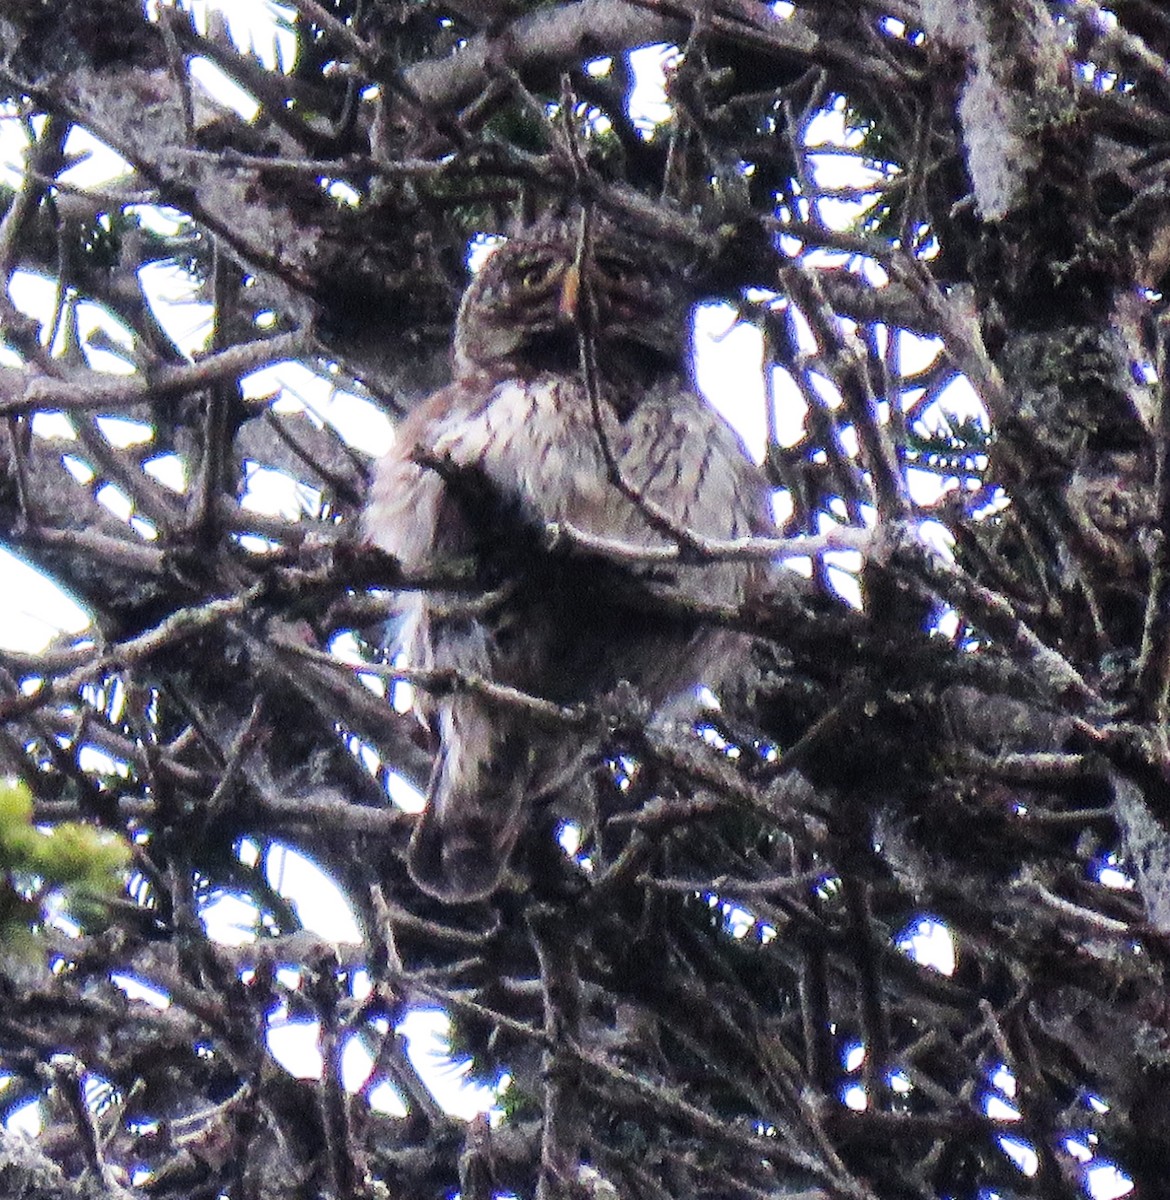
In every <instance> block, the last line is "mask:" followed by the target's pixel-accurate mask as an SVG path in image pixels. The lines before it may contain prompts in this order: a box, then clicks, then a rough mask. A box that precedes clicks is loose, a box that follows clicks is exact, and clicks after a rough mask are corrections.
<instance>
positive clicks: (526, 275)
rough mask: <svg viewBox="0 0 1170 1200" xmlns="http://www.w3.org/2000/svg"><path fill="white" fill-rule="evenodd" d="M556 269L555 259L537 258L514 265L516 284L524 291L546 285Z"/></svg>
mask: <svg viewBox="0 0 1170 1200" xmlns="http://www.w3.org/2000/svg"><path fill="white" fill-rule="evenodd" d="M555 267H556V259H553V258H537V259H529V260H528V261H526V262H521V263H517V264H516V282H517V283H519V285H520V286H521V287H522V288H524V289H525V290H526V291H531V290H532V289H533V288H538V287H540V286H541V284H543V283H547V282H548V280H549V278H550V277H551V275H552V273H553V270H554V268H555Z"/></svg>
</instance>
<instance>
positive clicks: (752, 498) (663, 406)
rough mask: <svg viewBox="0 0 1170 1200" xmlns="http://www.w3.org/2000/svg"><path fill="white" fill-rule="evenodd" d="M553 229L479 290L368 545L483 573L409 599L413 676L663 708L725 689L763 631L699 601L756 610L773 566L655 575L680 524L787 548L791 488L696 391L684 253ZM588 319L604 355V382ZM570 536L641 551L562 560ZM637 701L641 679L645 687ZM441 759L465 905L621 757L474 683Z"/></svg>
mask: <svg viewBox="0 0 1170 1200" xmlns="http://www.w3.org/2000/svg"><path fill="white" fill-rule="evenodd" d="M581 232H582V231H581V229H580V227H579V226H578V225H577V224H576V223H574V222H570V221H563V220H557V221H554V220H546V221H544V222H540V223H537V224H535V225H533V226H530V227H529V228H528V229H527V230H526V231H524V232H522V233H520V234H518V235H516V236H513V237H512V238H510V239H508V240H507V241H505V242H504V243H503V244H502V245H501V246H500V247H499V248H498V249H496V250H495V251H494V252H493V253H492V254H491V256H490V258H488V260H487V261H486V263H485V264H484V265H483V266H482V268H481V269H480V271H479V273H478V274H477V275H476V276H475V278H474V279H473V280H472V282H471V284H470V286H469V287H468V289H467V291H466V294H465V295H464V297H463V301H462V304H461V306H460V309H459V314H458V318H457V321H456V325H455V335H454V345H453V352H452V382H451V383H450V384H449V385H448V386H446V387H444V388H442V389H441V390H440V391H438V392H435V393H434V394H433V395H432V396H430V397H429V398H428V399H427V400H425V401H424V402H423V403H422V404H421V405H419V406H418V407H417V408H416V409H414V410H413V411H412V412H411V413H410V415H409V416H408V417H407V418H406V419H405V420H404V421H403V422H402V424H401V426H400V427H399V429H398V432H397V437H396V440H395V443H394V446H393V448H392V449H391V451H390V452H389V453H388V454H387V455H386V457H385V458H384V459H383V460H382V461H381V463H380V464H379V465H378V467H377V469H376V471H375V475H374V479H373V482H372V486H371V493H370V499H369V502H368V504H367V507H366V510H365V513H364V537H365V539H366V540H367V541H369V542H371V543H373V544H374V545H376V546H378V547H379V548H380V549H382V550H383V551H385V552H387V553H389V554H391V555H393V556H394V557H395V558H397V559H398V560H399V561H400V562H401V564H402V566H403V567H404V568H405V569H406V570H407V571H410V572H418V573H420V574H421V573H424V572H426V571H427V570H428V569H434V568H436V567H439V566H441V565H444V564H447V565H450V564H451V563H454V562H463V563H471V564H474V573H475V579H476V583H477V584H478V585H479V588H480V590H477V591H475V592H455V591H451V592H437V591H414V592H404V593H401V594H400V595H399V596H397V597H396V599H395V605H396V608H397V622H396V623H397V627H398V631H399V644H400V647H401V649H402V650H403V651H404V652H405V658H406V661H407V662H408V663H410V664H411V665H413V666H417V667H422V668H430V669H443V668H446V669H453V670H455V671H458V672H464V673H468V674H471V675H475V676H479V677H482V678H485V679H488V680H491V681H494V682H495V683H498V684H506V685H508V686H509V687H513V688H517V689H520V690H521V691H523V692H527V693H530V694H533V695H536V696H540V697H543V698H545V699H548V700H552V701H555V702H558V703H560V704H566V705H569V704H576V703H579V702H585V703H588V702H589V701H595V700H597V699H599V698H600V697H603V696H605V695H606V694H607V693H610V692H612V690H613V689H615V688H617V687H618V686H619V685H623V684H627V685H632V686H633V688H634V689H636V692H637V693H638V694H639V695H640V696H641V697H643V698H644V700H645V701H647V702H648V703H649V704H650V705H651V706H653V707H654V708H656V709H662V708H663V707H664V706H666V705H667V704H668V702H671V701H672V700H674V699H675V698H677V697H679V696H680V695H685V694H686V693H691V694H693V693H694V691H695V688H696V686H697V685H698V684H699V683H700V682H704V683H711V684H715V683H716V682H717V679H718V677H719V675H720V674H721V673H723V672H725V671H726V669H727V667H728V666H729V665H730V664H731V663H732V662H734V661H735V659H736V658H737V657H738V656H739V655H740V654H742V652H743V650H744V638H743V636H742V635H740V634H736V633H734V632H733V631H731V630H728V629H726V628H719V627H715V626H712V625H709V624H704V623H703V622H702V621H701V620H700V619H698V618H697V617H694V616H690V615H688V614H687V612H686V611H685V603H684V604H682V605H680V604H678V603H674V604H665V605H664V604H662V603H661V602H660V601H661V600H662V599H665V600H667V601H683V602H686V601H688V600H689V601H692V602H702V603H703V604H710V603H716V604H724V605H741V604H743V603H744V602H745V601H747V600H749V599H750V598H751V597H752V596H753V595H755V594H756V593H758V592H759V591H760V590H761V587H762V584H763V572H764V568H763V567H762V566H761V565H760V564H759V563H758V562H754V563H753V562H747V561H724V562H712V561H697V560H696V559H695V558H694V556H692V557H691V559H690V560H689V561H686V560H685V556H684V561H675V560H672V561H670V562H669V563H665V564H664V562H663V561H662V559H661V558H660V559H659V560H658V561H657V562H654V561H649V560H650V557H651V556H650V555H647V561H638V560H637V557H636V555H635V554H631V553H629V551H631V550H636V551H653V550H655V549H660V548H662V547H669V546H672V545H673V544H674V542H673V541H672V529H671V528H670V527H664V523H663V522H662V521H661V520H655V517H654V515H652V513H651V511H650V510H651V509H654V510H657V513H658V514H659V515H661V514H665V515H666V516H667V517H668V518H669V522H670V523H671V525H672V526H673V527H674V528H681V529H687V530H690V531H693V532H694V533H696V534H700V535H704V536H706V537H710V538H720V539H728V538H739V537H744V536H747V535H759V534H763V535H773V534H774V532H775V531H774V527H773V523H772V519H771V516H770V513H771V504H770V499H771V490H770V488H769V485H768V483H767V482H766V479H765V477H764V475H763V473H762V472H761V471H760V469H759V468H758V467H757V466H756V464H755V463H754V462H753V461H752V460H751V459H750V458H749V456H748V455H747V453H746V452H745V450H744V448H743V445H742V444H741V442H740V441H739V439H738V437H737V436H736V434H735V433H734V432H733V431H732V429H731V428H730V426H728V425H727V424H726V422H725V421H724V420H723V419H722V418H721V417H720V416H719V415H718V413H716V411H715V410H714V409H713V408H712V407H711V406H710V405H709V404H708V403H707V402H706V400H704V399H703V398H702V397H701V396H699V395H698V394H697V393H696V391H695V390H694V389H693V387H692V386H691V384H690V383H689V382H688V376H687V372H686V370H685V367H684V360H685V359H686V357H687V350H688V346H689V339H688V336H687V334H688V315H689V307H688V303H687V297H686V293H685V289H684V286H683V279H682V277H681V273H680V272H678V271H676V270H675V269H673V268H672V265H671V262H670V259H669V256H668V255H666V254H664V253H662V252H661V250H660V249H656V248H654V247H653V246H649V245H646V244H644V243H643V242H642V241H640V240H638V239H636V238H635V237H633V236H631V235H629V234H627V233H624V232H622V231H619V230H618V229H616V228H614V227H612V226H610V225H609V224H598V225H596V226H595V227H594V228H593V230H592V234H593V236H592V238H591V239H590V241H589V242H588V243H586V242H585V241H584V239H583V238H582V237H581V236H579V234H580V233H581ZM582 328H585V329H587V330H588V336H589V338H590V339H591V344H592V346H593V348H594V361H595V363H596V370H595V372H594V382H593V384H592V385H591V386H590V385H587V383H586V376H585V375H584V373H583V359H582V345H581V343H582V337H581V331H582ZM551 525H559V526H561V527H562V528H564V527H565V526H566V525H569V526H572V527H573V528H574V529H576V530H580V531H582V532H583V533H585V534H588V535H594V536H595V537H601V538H605V539H608V542H609V543H610V544H613V545H615V546H620V547H622V549H623V551H624V553H622V554H617V553H613V554H612V555H611V556H610V557H606V555H605V553H602V552H600V551H588V550H586V549H583V548H582V544H583V543H584V542H585V539H578V540H577V543H576V548H574V547H573V546H572V545H570V547H569V548H568V549H566V548H564V547H563V546H562V547H551V548H550V547H549V545H548V543H547V541H546V540H545V538H544V537H543V533H544V531H545V530H547V529H548V528H549V526H551ZM627 690H628V689H627ZM420 705H421V707H422V710H423V716H424V718H425V720H426V721H427V722H428V724H429V726H430V728H431V730H432V731H433V734H434V736H435V740H436V742H437V752H436V758H435V763H434V768H433V773H432V777H431V781H430V787H429V795H428V799H427V804H426V808H425V810H424V811H423V813H422V815H421V817H420V820H419V823H418V825H417V826H416V828H415V830H414V833H413V836H412V839H411V843H410V848H409V852H408V863H407V865H408V868H409V871H410V874H411V876H412V878H413V879H414V880H415V882H416V883H417V884H418V885H419V887H421V888H422V889H423V890H424V891H426V892H427V893H429V894H431V895H432V896H435V897H437V898H440V899H442V900H446V901H452V902H459V901H471V900H476V899H481V898H483V897H486V896H489V895H490V894H491V893H493V892H494V891H495V890H496V889H497V888H498V887H499V885H500V882H501V880H502V879H503V878H504V876H505V872H506V869H507V866H508V862H509V858H510V856H511V855H512V852H513V850H514V849H515V847H516V843H517V839H518V838H519V836H520V834H521V832H522V831H523V830H524V828H525V825H526V823H527V822H529V821H530V820H531V818H532V815H533V813H534V811H535V806H536V805H539V804H544V803H546V802H551V801H555V800H556V799H557V798H558V796H559V795H561V794H564V793H566V792H567V791H571V790H572V789H573V788H579V787H581V785H582V781H583V780H587V779H588V777H589V760H590V757H591V756H592V757H593V758H594V759H596V758H597V757H598V755H599V753H600V748H599V747H597V746H592V747H591V746H586V745H582V744H581V742H580V739H579V738H576V737H574V735H573V733H572V732H571V731H570V730H567V729H564V728H547V727H542V726H541V725H540V724H538V723H537V722H536V721H535V720H534V719H533V717H532V716H531V714H529V713H526V712H524V711H521V710H519V709H517V708H516V707H515V706H509V705H506V704H501V703H499V702H498V701H493V700H492V699H491V698H489V697H487V696H485V695H483V694H482V692H476V691H471V690H458V689H457V690H455V691H453V692H451V693H447V694H441V695H434V696H429V697H428V696H423V697H422V698H421V701H420Z"/></svg>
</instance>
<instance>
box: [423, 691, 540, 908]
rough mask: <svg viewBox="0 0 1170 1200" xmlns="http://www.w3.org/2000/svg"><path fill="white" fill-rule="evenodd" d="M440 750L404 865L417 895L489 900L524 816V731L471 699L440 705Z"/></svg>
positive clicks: (527, 749) (527, 757) (528, 754)
mask: <svg viewBox="0 0 1170 1200" xmlns="http://www.w3.org/2000/svg"><path fill="white" fill-rule="evenodd" d="M438 717H439V735H440V750H439V754H438V757H437V758H436V760H435V766H434V770H433V772H432V774H431V786H430V796H429V797H428V800H427V806H426V809H425V810H424V811H423V813H422V815H421V817H420V818H419V823H418V825H417V826H415V830H414V834H413V836H412V837H411V839H410V849H409V851H408V855H407V868H408V870H409V871H410V876H411V878H412V879H413V880H414V882H415V883H417V884H418V886H419V887H420V888H422V890H423V891H424V892H427V893H428V894H429V895H431V896H434V897H436V898H437V899H439V900H444V901H447V902H448V903H468V902H470V901H473V900H482V899H483V898H484V897H485V896H490V895H491V894H492V892H494V891H495V890H496V888H497V887H498V886H499V884H500V880H501V879H502V877H503V874H504V871H505V869H506V868H507V865H508V859H509V857H510V856H511V853H512V850H513V849H514V847H515V845H516V840H517V838H518V837H519V836H520V833H521V830H522V829H523V827H524V823H525V821H526V819H527V816H528V806H527V797H528V795H529V791H530V788H531V783H532V769H533V763H534V753H535V751H534V747H533V745H532V741H531V737H530V736H527V735H530V734H531V730H530V729H529V730H525V729H524V728H523V727H521V726H519V725H518V724H517V723H516V721H515V719H514V718H513V717H512V715H511V714H509V713H507V712H504V711H501V709H499V708H498V707H492V708H489V707H488V706H486V705H485V704H484V702H483V700H482V699H481V698H480V697H478V696H474V695H468V694H466V693H465V694H461V695H455V696H451V697H447V698H445V699H444V700H443V702H442V703H441V705H440V706H439V713H438Z"/></svg>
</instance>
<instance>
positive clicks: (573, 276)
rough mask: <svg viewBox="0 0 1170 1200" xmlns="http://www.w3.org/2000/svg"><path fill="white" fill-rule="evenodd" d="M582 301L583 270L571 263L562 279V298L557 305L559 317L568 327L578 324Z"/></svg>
mask: <svg viewBox="0 0 1170 1200" xmlns="http://www.w3.org/2000/svg"><path fill="white" fill-rule="evenodd" d="M580 300H581V269H580V268H579V267H578V266H577V264H576V263H569V265H568V266H567V267H566V268H565V274H564V277H563V278H562V279H561V298H560V301H559V302H558V304H557V316H558V317H559V318H560V319H561V320H562V321H563V322H564V323H565V324H567V325H575V324H576V323H577V306H578V304H579V303H580Z"/></svg>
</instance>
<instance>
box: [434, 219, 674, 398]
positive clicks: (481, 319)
mask: <svg viewBox="0 0 1170 1200" xmlns="http://www.w3.org/2000/svg"><path fill="white" fill-rule="evenodd" d="M586 306H590V307H588V308H587V307H586ZM587 313H589V314H591V315H592V320H591V322H590V323H591V326H592V329H593V335H594V338H595V342H596V346H597V361H598V365H599V368H600V369H601V371H602V372H603V373H605V372H607V371H612V370H618V369H620V370H624V371H631V370H635V371H637V372H638V373H639V374H645V375H653V374H657V373H661V372H662V371H664V370H674V369H677V367H678V365H679V362H680V360H681V358H682V354H683V349H684V344H685V338H686V316H687V298H686V295H685V289H684V288H683V286H682V278H681V273H680V272H679V271H678V270H677V269H675V267H674V266H673V264H672V263H671V261H670V259H669V256H668V255H667V254H666V253H664V251H663V249H662V247H653V246H648V245H646V244H645V243H644V242H642V241H639V240H637V239H636V238H634V237H633V236H631V235H629V234H625V233H622V232H620V231H619V230H617V229H616V228H614V227H613V226H612V224H610V223H609V222H608V221H606V222H601V221H599V222H597V223H596V225H595V226H594V229H593V231H592V237H591V242H590V245H589V252H588V253H586V254H584V255H583V254H581V252H580V240H579V226H578V223H577V222H576V221H567V220H558V221H552V220H549V221H546V222H542V223H540V224H537V225H533V226H530V227H529V228H528V229H527V230H525V231H523V232H522V233H520V234H518V235H516V236H515V237H511V238H509V239H508V240H507V241H506V242H504V243H503V244H502V245H501V246H500V247H499V248H498V249H497V250H495V251H494V252H493V253H492V254H491V256H490V257H489V258H488V259H487V261H486V262H485V263H484V265H483V266H482V267H481V269H480V271H479V274H478V275H477V276H476V277H475V279H473V280H472V282H471V284H470V285H469V287H468V289H467V291H466V293H465V294H464V297H463V303H462V304H461V305H460V308H459V317H458V320H457V322H456V325H455V349H454V368H455V374H456V376H459V375H463V374H466V373H468V372H470V371H472V370H475V369H479V370H487V371H489V372H490V373H492V374H495V375H500V374H508V375H513V374H514V375H520V376H526V375H531V374H535V373H537V372H539V371H544V370H553V371H564V370H573V369H575V368H576V366H577V364H578V362H579V343H578V330H579V328H580V323H581V322H582V321H583V320H585V319H587V318H586V314H587Z"/></svg>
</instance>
